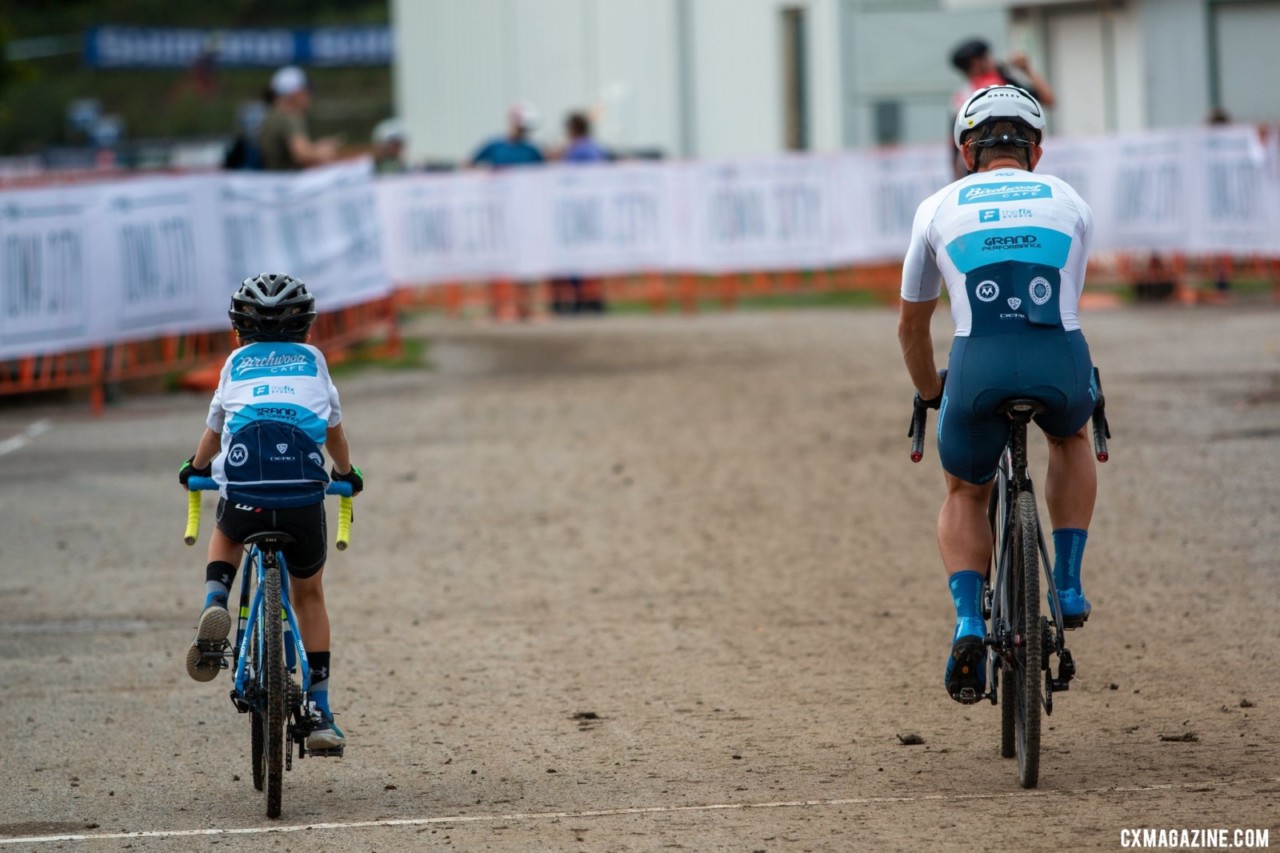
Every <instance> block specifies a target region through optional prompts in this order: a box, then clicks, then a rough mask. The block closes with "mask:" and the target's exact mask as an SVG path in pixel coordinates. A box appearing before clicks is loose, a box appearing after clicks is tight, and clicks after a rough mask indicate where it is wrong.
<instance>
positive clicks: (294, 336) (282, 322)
mask: <svg viewBox="0 0 1280 853" xmlns="http://www.w3.org/2000/svg"><path fill="white" fill-rule="evenodd" d="M227 316H228V317H230V318H231V325H232V326H233V327H235V330H236V332H237V333H239V335H240V340H241V341H243V342H244V343H253V342H255V341H264V340H265V341H301V340H304V339H305V338H306V336H307V332H309V331H310V330H311V324H312V323H313V322H314V321H315V319H316V298H315V297H314V296H312V295H311V294H310V293H308V292H307V286H306V284H304V283H303V282H302V281H301V280H299V279H296V278H294V277H293V276H291V275H285V274H283V273H261V274H260V275H255V276H253V277H252V278H246V279H245V280H244V281H242V282H240V289H239V290H237V291H236V292H235V294H233V295H232V297H231V310H229V311H228V312H227Z"/></svg>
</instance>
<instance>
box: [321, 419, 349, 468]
mask: <svg viewBox="0 0 1280 853" xmlns="http://www.w3.org/2000/svg"><path fill="white" fill-rule="evenodd" d="M324 446H325V449H326V450H328V451H329V458H330V459H332V460H333V467H334V468H336V469H337V471H338V473H339V474H350V473H351V448H350V447H348V446H347V434H346V433H345V432H344V431H343V429H342V424H341V423H338V424H335V425H334V426H331V427H329V428H328V429H327V430H325V439H324Z"/></svg>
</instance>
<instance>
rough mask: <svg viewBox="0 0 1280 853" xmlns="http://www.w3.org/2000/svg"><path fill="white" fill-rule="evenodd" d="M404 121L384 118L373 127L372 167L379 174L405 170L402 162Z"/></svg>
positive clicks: (405, 167) (407, 168)
mask: <svg viewBox="0 0 1280 853" xmlns="http://www.w3.org/2000/svg"><path fill="white" fill-rule="evenodd" d="M404 143H405V132H404V122H402V121H400V119H398V118H386V119H383V120H382V121H380V122H378V123H377V124H376V125H374V127H373V168H374V170H375V171H376V172H377V173H378V174H380V175H395V174H399V173H402V172H407V171H408V170H409V167H408V166H407V165H406V164H405V162H404Z"/></svg>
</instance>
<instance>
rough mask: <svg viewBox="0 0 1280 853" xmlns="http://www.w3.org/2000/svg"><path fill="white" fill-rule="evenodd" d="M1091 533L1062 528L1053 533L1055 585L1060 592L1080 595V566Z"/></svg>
mask: <svg viewBox="0 0 1280 853" xmlns="http://www.w3.org/2000/svg"><path fill="white" fill-rule="evenodd" d="M1088 538H1089V531H1087V530H1080V529H1078V528H1075V527H1061V528H1058V529H1057V530H1055V531H1053V585H1054V586H1055V587H1057V588H1058V589H1059V590H1062V591H1065V590H1071V591H1072V592H1075V593H1079V592H1081V591H1082V590H1081V589H1080V564H1081V563H1082V562H1083V561H1084V545H1085V541H1086V540H1087V539H1088Z"/></svg>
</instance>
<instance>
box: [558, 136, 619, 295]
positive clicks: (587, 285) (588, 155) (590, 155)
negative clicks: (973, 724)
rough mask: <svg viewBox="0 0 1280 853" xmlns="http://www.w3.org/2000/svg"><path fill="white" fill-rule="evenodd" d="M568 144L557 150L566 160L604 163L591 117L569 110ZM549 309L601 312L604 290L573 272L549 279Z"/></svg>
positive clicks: (593, 281) (562, 158)
mask: <svg viewBox="0 0 1280 853" xmlns="http://www.w3.org/2000/svg"><path fill="white" fill-rule="evenodd" d="M564 131H565V136H567V137H568V140H569V144H568V145H567V146H566V147H565V149H564V150H563V151H562V152H560V159H561V160H562V161H564V162H565V163H603V162H605V161H607V160H608V159H609V155H608V153H607V152H606V151H605V150H604V149H603V148H602V147H600V145H599V143H597V142H596V141H595V140H594V139H592V138H591V120H590V119H588V118H587V116H586V114H585V113H580V112H575V113H570V114H569V115H568V117H567V118H566V119H565V121H564ZM551 291H552V303H551V310H552V311H553V312H554V313H556V314H584V313H588V312H590V313H594V314H603V313H604V293H603V292H602V287H601V282H600V280H599V279H584V278H583V277H582V276H577V275H572V276H568V277H567V278H558V279H554V280H553V281H552V282H551Z"/></svg>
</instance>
